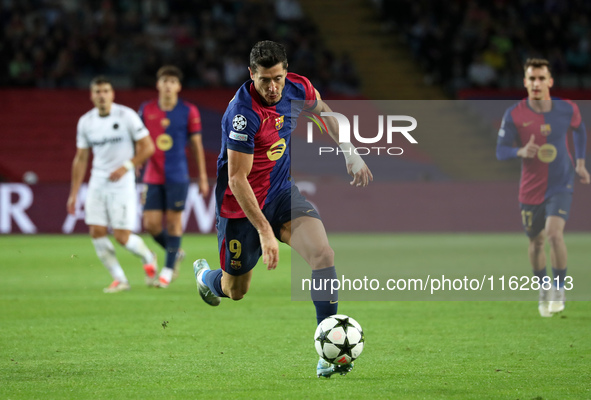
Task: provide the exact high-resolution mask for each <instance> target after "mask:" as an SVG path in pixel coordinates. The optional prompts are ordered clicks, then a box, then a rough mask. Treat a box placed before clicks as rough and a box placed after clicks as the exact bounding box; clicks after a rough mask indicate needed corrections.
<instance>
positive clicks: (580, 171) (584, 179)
mask: <svg viewBox="0 0 591 400" xmlns="http://www.w3.org/2000/svg"><path fill="white" fill-rule="evenodd" d="M575 171H576V172H577V175H579V177H580V178H581V183H584V184H587V185H588V184H589V183H591V177H590V176H589V171H587V168H585V166H584V165H577V167H576V169H575Z"/></svg>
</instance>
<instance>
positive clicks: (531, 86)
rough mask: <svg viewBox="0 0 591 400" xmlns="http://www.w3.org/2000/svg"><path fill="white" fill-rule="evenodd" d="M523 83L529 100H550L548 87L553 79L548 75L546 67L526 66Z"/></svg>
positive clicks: (552, 82) (552, 83)
mask: <svg viewBox="0 0 591 400" xmlns="http://www.w3.org/2000/svg"><path fill="white" fill-rule="evenodd" d="M523 85H524V86H525V88H526V89H527V94H528V96H529V99H530V100H550V88H551V87H552V85H554V79H552V77H551V76H550V71H548V67H546V66H543V67H541V68H534V67H528V68H527V70H526V71H525V78H523Z"/></svg>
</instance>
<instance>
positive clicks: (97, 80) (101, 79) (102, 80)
mask: <svg viewBox="0 0 591 400" xmlns="http://www.w3.org/2000/svg"><path fill="white" fill-rule="evenodd" d="M106 83H108V84H109V85H111V86H112V83H111V80H110V79H109V78H107V77H106V76H104V75H99V76H95V77H94V78H92V80H91V81H90V87H91V88H92V87H93V86H94V85H103V84H106Z"/></svg>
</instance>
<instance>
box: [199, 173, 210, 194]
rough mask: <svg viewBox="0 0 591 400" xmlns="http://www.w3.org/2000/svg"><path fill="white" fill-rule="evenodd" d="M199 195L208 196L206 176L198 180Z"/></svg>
mask: <svg viewBox="0 0 591 400" xmlns="http://www.w3.org/2000/svg"><path fill="white" fill-rule="evenodd" d="M197 185H199V193H201V196H202V197H204V198H205V197H207V195H208V194H209V181H208V180H207V176H205V177H201V178H199V182H198V183H197Z"/></svg>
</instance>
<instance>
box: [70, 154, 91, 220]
mask: <svg viewBox="0 0 591 400" xmlns="http://www.w3.org/2000/svg"><path fill="white" fill-rule="evenodd" d="M89 153H90V150H89V149H81V148H78V149H77V150H76V155H75V156H74V161H73V162H72V183H71V185H70V195H69V196H68V202H67V204H66V209H67V210H68V214H74V213H75V212H76V198H77V196H78V191H79V190H80V186H81V185H82V181H83V180H84V176H85V175H86V168H87V166H88V154H89Z"/></svg>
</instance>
